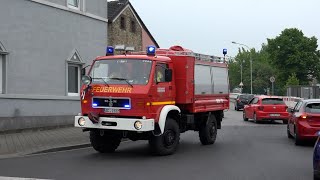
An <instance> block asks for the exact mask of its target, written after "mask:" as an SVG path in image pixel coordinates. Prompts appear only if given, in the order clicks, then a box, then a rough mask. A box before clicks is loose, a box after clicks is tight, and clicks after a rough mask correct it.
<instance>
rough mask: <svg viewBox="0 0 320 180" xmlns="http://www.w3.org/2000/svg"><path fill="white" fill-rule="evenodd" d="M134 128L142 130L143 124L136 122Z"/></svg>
mask: <svg viewBox="0 0 320 180" xmlns="http://www.w3.org/2000/svg"><path fill="white" fill-rule="evenodd" d="M134 128H136V130H140V129H141V128H142V122H141V121H136V122H134Z"/></svg>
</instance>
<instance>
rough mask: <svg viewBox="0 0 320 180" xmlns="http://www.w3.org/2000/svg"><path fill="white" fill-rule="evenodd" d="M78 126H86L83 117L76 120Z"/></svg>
mask: <svg viewBox="0 0 320 180" xmlns="http://www.w3.org/2000/svg"><path fill="white" fill-rule="evenodd" d="M78 124H79V126H84V125H85V124H86V120H85V119H84V117H81V118H79V119H78Z"/></svg>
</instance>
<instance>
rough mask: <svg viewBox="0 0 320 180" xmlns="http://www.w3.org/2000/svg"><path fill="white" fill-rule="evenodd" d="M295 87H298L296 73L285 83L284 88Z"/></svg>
mask: <svg viewBox="0 0 320 180" xmlns="http://www.w3.org/2000/svg"><path fill="white" fill-rule="evenodd" d="M297 85H299V79H298V78H297V75H296V73H292V74H291V75H290V76H289V78H288V80H287V82H286V87H288V86H297Z"/></svg>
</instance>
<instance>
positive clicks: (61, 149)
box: [26, 143, 91, 155]
mask: <svg viewBox="0 0 320 180" xmlns="http://www.w3.org/2000/svg"><path fill="white" fill-rule="evenodd" d="M87 147H91V144H90V143H85V144H78V145H72V146H64V147H57V148H52V149H46V150H42V151H37V152H33V153H29V154H26V155H36V154H44V153H53V152H60V151H68V150H74V149H81V148H87Z"/></svg>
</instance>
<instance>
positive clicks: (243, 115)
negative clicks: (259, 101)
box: [242, 110, 248, 121]
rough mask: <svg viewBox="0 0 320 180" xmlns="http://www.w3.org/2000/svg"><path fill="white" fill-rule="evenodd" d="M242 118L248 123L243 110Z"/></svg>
mask: <svg viewBox="0 0 320 180" xmlns="http://www.w3.org/2000/svg"><path fill="white" fill-rule="evenodd" d="M242 117H243V120H244V121H248V118H247V117H246V112H245V111H244V110H243V113H242Z"/></svg>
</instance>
